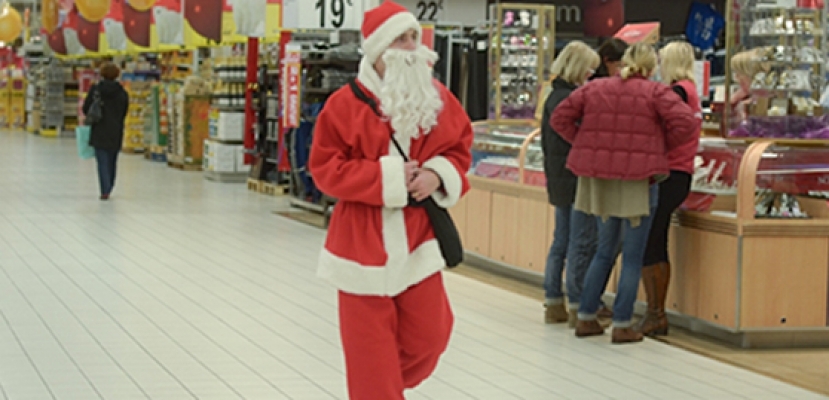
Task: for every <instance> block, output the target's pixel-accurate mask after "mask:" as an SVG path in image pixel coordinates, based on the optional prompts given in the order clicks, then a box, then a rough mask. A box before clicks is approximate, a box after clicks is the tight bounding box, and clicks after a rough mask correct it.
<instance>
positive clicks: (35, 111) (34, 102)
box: [23, 42, 49, 132]
mask: <svg viewBox="0 0 829 400" xmlns="http://www.w3.org/2000/svg"><path fill="white" fill-rule="evenodd" d="M43 46H44V45H43V43H42V42H29V43H26V44H24V45H23V52H24V54H25V59H26V64H27V65H28V67H27V70H26V78H27V80H28V81H29V84H28V85H27V86H26V130H27V131H29V132H37V131H39V130H40V121H41V116H42V115H43V112H42V107H41V99H42V97H43V93H42V85H41V83H40V82H41V81H40V79H41V78H42V77H43V68H44V67H45V66H46V65H47V64H48V62H49V58H48V57H46V55H45V54H44V52H43Z"/></svg>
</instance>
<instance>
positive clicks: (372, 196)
mask: <svg viewBox="0 0 829 400" xmlns="http://www.w3.org/2000/svg"><path fill="white" fill-rule="evenodd" d="M420 34H421V29H420V24H419V23H418V21H417V19H416V18H415V17H414V15H412V14H411V13H410V12H409V11H408V10H406V8H405V7H403V6H400V5H398V4H396V3H394V2H391V1H386V2H384V3H382V4H381V5H380V6H379V7H376V8H374V9H372V10H369V11H367V12H366V13H365V16H364V19H363V25H362V35H363V45H362V47H363V52H364V57H363V59H362V62H361V63H360V69H359V74H358V78H357V84H358V87H359V88H360V89H361V91H362V92H363V93H365V94H366V95H367V96H368V97H369V98H371V99H372V100H373V101H375V102H376V103H377V105H379V107H378V112H379V113H380V114H381V116H378V114H376V113H375V112H374V111H373V110H372V107H371V106H369V105H368V104H366V103H365V102H364V101H361V100H360V99H358V97H357V96H355V94H354V92H353V91H352V90H351V88H349V87H348V86H346V87H344V88H342V89H340V90H339V91H337V92H336V93H334V94H332V95H331V97H330V98H329V100H328V102H327V103H326V105H325V108H324V109H323V110H322V112H321V113H320V115H319V117H318V119H317V124H316V127H315V130H314V143H313V146H312V148H311V158H310V161H309V168H310V171H311V174H312V176H313V177H314V182H315V183H316V184H317V186H318V187H319V188H320V190H322V191H323V192H324V193H326V194H327V195H330V196H333V197H336V198H337V199H338V200H339V202H338V203H337V206H336V208H335V210H334V214H333V216H332V218H331V223H330V225H329V228H328V236H327V239H326V242H325V248H324V249H323V251H322V255H321V257H320V265H319V275H320V276H322V277H323V278H326V279H327V280H329V281H330V282H331V283H333V284H334V285H335V286H336V287H337V288H338V289H339V317H340V334H341V339H342V343H343V350H344V352H345V363H346V375H347V380H348V391H349V396H350V398H351V399H352V400H364V399H365V400H369V399H370V400H395V399H403V398H404V397H403V391H404V389H406V388H413V387H415V386H417V385H418V384H420V383H421V382H422V381H423V380H424V379H426V378H427V377H428V376H429V375H430V374H431V373H432V371H434V369H435V367H436V366H437V363H438V359H439V358H440V355H441V354H442V353H443V352H444V350H445V349H446V346H447V344H448V342H449V336H450V333H451V331H452V322H453V316H452V310H451V308H450V306H449V301H448V299H447V297H446V292H445V290H444V287H443V280H442V276H441V270H442V269H443V268H444V266H445V265H446V264H445V261H444V259H443V257H442V256H441V252H440V248H439V247H438V243H437V241H436V240H435V236H434V232H433V230H432V225H431V223H430V221H429V218H428V216H427V214H426V211H425V210H424V209H423V208H421V207H417V206H408V205H409V204H412V203H415V202H417V201H420V200H423V199H425V198H427V197H429V196H431V197H432V198H433V199H434V200H435V202H436V203H437V204H438V205H440V206H442V207H445V208H449V207H452V206H453V205H454V204H455V203H457V202H458V200H459V199H460V198H461V196H462V195H463V194H464V193H465V192H466V191H467V190H468V188H469V183H468V181H467V179H466V172H467V170H468V169H469V167H470V163H471V158H472V157H471V154H470V147H471V145H472V125H471V123H470V121H469V118H468V117H467V115H466V112H465V111H464V109H463V107H462V106H461V105H460V103H459V102H458V101H457V99H455V97H454V96H453V95H452V94H451V92H450V91H449V90H448V89H446V88H445V87H444V86H443V85H441V84H440V83H439V82H437V81H435V80H433V79H432V75H431V74H432V70H431V66H432V65H434V63H435V61H436V60H437V54H435V53H434V52H432V51H431V50H429V49H428V48H426V47H425V46H423V45H422V44H421V41H420V40H421V38H420ZM392 135H394V138H395V139H396V140H397V142H398V143H399V144H400V147H401V148H402V150H403V151H404V152H405V153H406V155H407V156H408V158H409V159H410V162H405V161H404V158H403V157H402V156H401V155H400V153H399V152H398V150H397V148H396V147H395V145H394V143H393V141H392V140H391V138H392Z"/></svg>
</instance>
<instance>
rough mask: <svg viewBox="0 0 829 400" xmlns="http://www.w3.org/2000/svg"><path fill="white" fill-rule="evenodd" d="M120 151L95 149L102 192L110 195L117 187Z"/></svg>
mask: <svg viewBox="0 0 829 400" xmlns="http://www.w3.org/2000/svg"><path fill="white" fill-rule="evenodd" d="M118 153H119V152H118V151H117V150H105V149H98V148H96V149H95V160H97V161H98V184H100V186H101V194H102V195H104V194H105V195H108V194H110V192H112V188H113V187H115V169H116V167H117V164H118Z"/></svg>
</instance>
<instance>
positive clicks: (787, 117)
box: [725, 0, 829, 139]
mask: <svg viewBox="0 0 829 400" xmlns="http://www.w3.org/2000/svg"><path fill="white" fill-rule="evenodd" d="M760 3H761V2H760V1H758V0H731V1H730V4H729V11H730V20H729V23H728V24H727V27H728V34H727V48H728V51H727V53H728V56H729V62H728V63H727V64H728V65H729V71H728V73H727V76H726V78H727V79H726V90H725V93H726V104H732V106H731V107H726V109H725V113H726V121H727V122H728V123H727V125H726V127H727V129H728V131H727V136H729V137H737V138H744V137H750V138H751V137H753V138H780V139H829V116H824V115H823V114H824V108H823V106H822V105H821V99H822V95H821V94H822V92H824V91H825V88H826V87H827V79H826V74H827V70H826V61H827V60H829V58H827V56H829V51H828V50H829V49H827V43H826V35H825V31H826V26H825V21H826V17H827V5H826V4H823V3H824V2H822V3H821V4H820V5H819V6H818V5H815V6H814V7H811V8H805V7H781V6H769V5H768V4H760ZM792 3H794V2H792ZM777 4H781V3H779V2H778V3H777ZM734 60H737V61H734ZM732 63H736V64H737V69H734V68H733V67H734V66H733V65H731V64H732ZM732 76H733V77H732ZM736 89H738V90H736Z"/></svg>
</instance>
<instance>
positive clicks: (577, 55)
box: [550, 40, 601, 85]
mask: <svg viewBox="0 0 829 400" xmlns="http://www.w3.org/2000/svg"><path fill="white" fill-rule="evenodd" d="M600 63H601V59H600V58H599V54H598V53H596V51H594V50H593V49H591V48H590V46H588V45H586V44H584V42H582V41H579V40H574V41H572V42H570V43H567V46H564V49H562V50H561V53H559V55H558V57H556V60H555V61H553V65H552V67H551V68H550V69H551V71H550V72H551V73H552V75H553V76H557V77H559V78H561V79H564V80H565V81H567V82H568V83H572V84H575V85H581V84H583V83H584V82H585V81H586V80H587V77H588V72H589V71H590V70H591V69H592V70H595V69H596V68H598V67H599V64H600Z"/></svg>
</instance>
